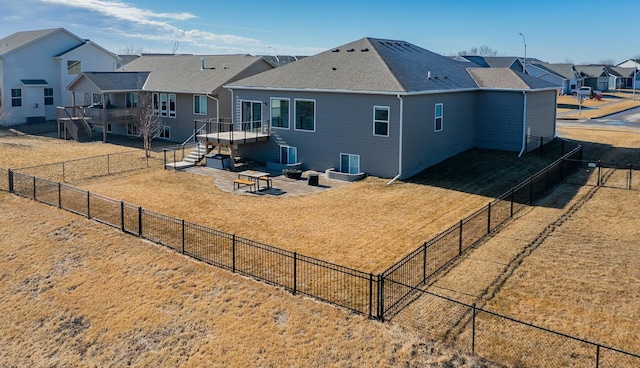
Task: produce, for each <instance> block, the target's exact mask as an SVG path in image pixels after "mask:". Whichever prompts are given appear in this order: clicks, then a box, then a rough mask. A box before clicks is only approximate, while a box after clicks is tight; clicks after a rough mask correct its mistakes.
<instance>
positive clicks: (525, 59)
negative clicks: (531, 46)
mask: <svg viewBox="0 0 640 368" xmlns="http://www.w3.org/2000/svg"><path fill="white" fill-rule="evenodd" d="M519 35H520V36H522V42H524V64H522V72H523V73H526V72H527V40H525V39H524V35H523V34H522V32H520V33H519Z"/></svg>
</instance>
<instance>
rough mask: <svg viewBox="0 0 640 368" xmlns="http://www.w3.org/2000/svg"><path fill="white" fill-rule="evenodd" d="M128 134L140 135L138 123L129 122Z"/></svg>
mask: <svg viewBox="0 0 640 368" xmlns="http://www.w3.org/2000/svg"><path fill="white" fill-rule="evenodd" d="M127 135H132V136H137V135H138V126H137V125H136V124H131V123H128V124H127Z"/></svg>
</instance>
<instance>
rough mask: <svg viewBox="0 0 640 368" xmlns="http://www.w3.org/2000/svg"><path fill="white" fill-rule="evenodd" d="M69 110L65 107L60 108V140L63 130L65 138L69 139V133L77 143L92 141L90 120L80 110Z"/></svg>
mask: <svg viewBox="0 0 640 368" xmlns="http://www.w3.org/2000/svg"><path fill="white" fill-rule="evenodd" d="M71 109H72V111H71V112H70V111H69V109H67V108H64V107H58V130H59V131H58V138H62V137H60V129H61V128H62V130H63V133H64V138H65V139H66V138H67V133H69V134H70V135H71V138H73V139H74V140H75V141H76V142H89V141H91V138H92V135H93V131H92V128H91V126H90V125H89V122H90V120H91V119H90V118H88V117H85V116H84V115H83V114H82V111H81V110H80V109H79V108H71Z"/></svg>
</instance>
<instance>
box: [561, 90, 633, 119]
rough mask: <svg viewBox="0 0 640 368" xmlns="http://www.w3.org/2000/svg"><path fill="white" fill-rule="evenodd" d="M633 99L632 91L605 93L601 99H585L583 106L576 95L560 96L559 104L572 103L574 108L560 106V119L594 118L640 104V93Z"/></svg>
mask: <svg viewBox="0 0 640 368" xmlns="http://www.w3.org/2000/svg"><path fill="white" fill-rule="evenodd" d="M636 97H637V98H636V100H635V101H633V98H632V95H631V94H630V93H610V94H605V95H604V97H603V98H602V100H601V101H598V100H596V99H588V98H586V99H583V100H582V107H583V108H584V109H582V110H580V109H579V108H578V106H579V105H580V103H579V101H578V99H577V97H576V96H558V104H565V105H572V106H573V108H558V109H557V112H558V114H562V115H558V118H559V119H594V118H597V117H601V116H605V115H609V114H613V113H616V112H619V111H622V110H627V109H630V108H633V107H638V106H640V95H639V96H636ZM564 113H567V114H564Z"/></svg>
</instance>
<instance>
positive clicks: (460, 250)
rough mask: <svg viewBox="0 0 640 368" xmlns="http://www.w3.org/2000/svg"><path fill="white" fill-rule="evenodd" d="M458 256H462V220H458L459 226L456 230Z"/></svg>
mask: <svg viewBox="0 0 640 368" xmlns="http://www.w3.org/2000/svg"><path fill="white" fill-rule="evenodd" d="M458 234H459V236H458V255H460V254H462V220H460V226H459V229H458Z"/></svg>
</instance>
